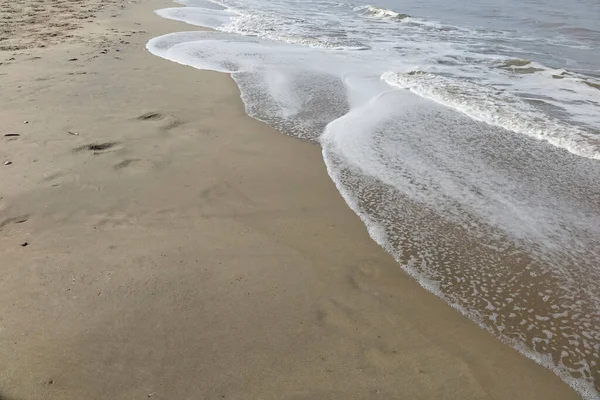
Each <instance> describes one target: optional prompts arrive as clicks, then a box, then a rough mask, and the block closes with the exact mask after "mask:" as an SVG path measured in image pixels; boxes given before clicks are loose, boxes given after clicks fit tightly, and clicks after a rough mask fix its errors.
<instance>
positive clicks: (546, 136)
mask: <svg viewBox="0 0 600 400" xmlns="http://www.w3.org/2000/svg"><path fill="white" fill-rule="evenodd" d="M381 79H382V80H383V81H385V82H386V83H388V84H389V85H391V86H394V87H398V88H402V89H409V90H410V91H412V92H413V93H415V94H417V95H419V96H421V97H425V98H428V99H430V100H433V101H435V102H437V103H439V104H442V105H444V106H446V107H450V108H453V109H455V110H458V111H460V112H462V113H463V114H466V115H467V116H469V117H471V118H473V119H475V120H478V121H482V122H485V123H487V124H490V125H494V126H498V127H501V128H504V129H507V130H510V131H513V132H516V133H520V134H524V135H527V136H531V137H534V138H536V139H539V140H544V141H546V142H548V143H550V144H552V145H554V146H556V147H559V148H563V149H566V150H568V151H570V152H571V153H573V154H576V155H578V156H582V157H587V158H593V159H598V160H600V137H597V136H596V137H594V135H592V134H589V133H588V132H586V131H584V130H582V129H580V128H578V127H576V126H572V125H569V124H567V123H564V122H561V121H559V120H557V119H554V118H552V117H550V116H549V115H546V114H544V113H543V112H541V111H538V110H536V109H535V108H534V107H533V106H531V105H529V104H528V103H526V102H525V101H524V100H522V99H520V98H519V97H517V96H514V95H511V94H509V93H506V92H504V91H501V90H497V89H494V88H492V87H487V86H481V85H477V84H474V83H470V82H467V81H464V80H459V79H453V78H448V77H444V76H440V75H435V74H431V73H427V72H423V71H412V72H408V73H399V72H386V73H384V74H383V75H382V76H381Z"/></svg>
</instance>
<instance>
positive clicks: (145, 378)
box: [0, 0, 578, 400]
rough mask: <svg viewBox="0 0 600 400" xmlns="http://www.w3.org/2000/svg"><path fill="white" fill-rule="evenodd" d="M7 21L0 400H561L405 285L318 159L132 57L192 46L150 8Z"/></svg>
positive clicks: (182, 70) (181, 79) (520, 362)
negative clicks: (171, 36)
mask: <svg viewBox="0 0 600 400" xmlns="http://www.w3.org/2000/svg"><path fill="white" fill-rule="evenodd" d="M12 3H14V2H8V1H1V3H0V4H1V6H0V14H1V17H0V21H2V22H1V24H6V25H5V26H6V29H5V28H4V26H3V27H2V32H3V33H2V36H0V39H1V40H0V96H1V100H2V107H0V121H2V123H1V125H0V260H1V262H0V359H1V360H2V361H1V362H0V399H2V400H29V399H147V398H152V399H169V400H171V399H223V398H225V399H311V400H313V399H344V400H345V399H528V400H531V399H545V400H547V399H561V400H564V399H571V398H573V399H575V398H578V396H577V394H576V393H575V392H574V391H573V390H572V389H571V388H569V387H568V386H567V385H566V384H564V383H563V382H562V381H560V380H559V379H558V378H557V377H556V376H555V375H554V374H552V373H551V372H550V371H548V370H546V369H544V368H543V367H541V366H539V365H537V364H536V363H534V362H533V361H531V360H528V359H526V358H525V357H523V356H522V355H520V354H519V353H518V352H517V351H515V350H513V349H511V348H510V347H508V346H507V345H505V344H503V343H501V342H500V341H499V340H497V339H496V338H494V337H493V336H492V335H490V334H488V333H487V332H485V331H483V330H482V329H480V328H479V327H477V326H476V325H475V324H474V323H473V322H471V321H469V320H468V319H467V318H465V317H463V316H462V315H461V314H460V313H458V312H457V311H455V310H454V309H452V308H451V307H450V306H448V305H447V304H445V303H444V302H443V301H442V300H440V299H438V298H437V297H435V296H434V295H432V294H430V293H428V292H426V291H425V290H424V289H422V288H421V287H420V286H419V285H418V284H417V283H416V282H415V281H414V280H413V279H412V278H410V277H409V276H408V275H406V274H405V273H403V272H402V270H401V269H400V268H399V266H398V264H397V263H396V262H395V261H394V260H393V259H392V257H391V256H389V255H388V254H387V253H385V252H384V251H383V250H382V249H381V248H380V247H379V246H378V245H377V244H375V243H374V242H373V241H372V240H371V239H370V237H369V236H368V234H367V232H366V230H365V227H364V225H363V224H362V222H361V221H360V219H359V218H358V217H357V216H356V215H355V214H354V213H353V212H352V211H351V210H350V209H349V208H348V207H347V206H346V204H345V203H344V201H343V199H342V198H341V196H340V194H339V193H338V192H337V190H336V188H335V186H334V184H333V183H332V181H331V180H330V178H329V176H328V175H327V171H326V168H325V166H324V164H323V159H322V157H321V149H320V148H319V147H318V146H316V145H314V144H310V143H306V142H302V141H300V140H297V139H295V138H292V137H288V136H285V135H282V134H280V133H278V132H276V131H274V130H273V129H272V128H270V127H268V126H267V125H265V124H263V123H261V122H258V121H256V120H254V119H252V118H250V117H248V116H247V115H246V114H245V112H244V106H243V104H242V102H241V100H240V98H239V92H238V89H237V86H236V85H235V84H234V82H233V81H232V80H231V78H230V77H229V76H228V75H225V74H218V73H212V72H205V71H199V70H195V69H193V68H190V67H186V66H182V65H178V64H175V63H172V62H169V61H166V60H163V59H161V58H159V57H156V56H153V55H152V54H150V53H149V52H148V51H146V49H145V44H146V43H147V41H148V40H149V39H151V38H152V37H155V36H158V35H162V34H166V33H169V32H175V31H181V30H191V29H192V28H191V27H189V26H186V25H184V24H183V23H177V22H174V21H167V20H165V19H162V18H159V17H158V16H156V15H155V14H154V13H153V10H155V9H158V8H161V7H165V6H170V4H171V3H170V2H169V1H165V0H150V1H138V2H119V1H118V2H109V1H93V0H80V1H79V2H65V7H67V6H68V7H71V8H73V11H72V12H64V13H60V12H57V10H56V6H57V4H58V5H60V4H61V3H60V2H53V1H51V0H44V1H32V0H27V1H23V2H20V3H19V4H21V6H22V8H20V9H17V8H18V7H17V6H13V5H11V4H12ZM11 7H12V8H11ZM9 9H11V10H13V11H11V12H8V11H7V10H9ZM17 16H18V17H17ZM5 21H9V22H8V23H6V22H5ZM31 21H34V22H31ZM35 21H37V22H35ZM44 21H46V22H48V21H51V22H52V24H54V25H52V26H54V27H55V28H56V27H58V28H56V29H55V28H53V29H47V30H46V28H47V27H48V26H49V25H48V24H49V23H50V22H48V24H46V22H44ZM30 22H31V24H29V23H30ZM61 27H62V28H61ZM66 27H68V28H69V29H66ZM63 28H64V29H63ZM40 45H43V47H41V46H40Z"/></svg>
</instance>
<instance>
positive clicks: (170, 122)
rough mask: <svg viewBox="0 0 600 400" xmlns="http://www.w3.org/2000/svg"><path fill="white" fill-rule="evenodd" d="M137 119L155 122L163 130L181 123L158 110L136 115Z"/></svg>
mask: <svg viewBox="0 0 600 400" xmlns="http://www.w3.org/2000/svg"><path fill="white" fill-rule="evenodd" d="M137 119H138V120H139V121H147V122H155V123H156V124H157V125H158V126H159V128H161V129H163V130H169V129H173V128H175V127H177V126H179V125H181V121H180V120H179V119H178V118H177V117H175V116H173V115H169V114H163V113H161V112H158V111H150V112H147V113H145V114H142V115H140V116H139V117H137Z"/></svg>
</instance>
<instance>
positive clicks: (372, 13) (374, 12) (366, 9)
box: [354, 5, 410, 20]
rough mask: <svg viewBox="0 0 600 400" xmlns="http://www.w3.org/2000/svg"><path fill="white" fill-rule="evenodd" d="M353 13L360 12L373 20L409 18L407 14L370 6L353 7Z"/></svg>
mask: <svg viewBox="0 0 600 400" xmlns="http://www.w3.org/2000/svg"><path fill="white" fill-rule="evenodd" d="M354 11H360V12H362V13H363V15H367V16H369V17H373V18H390V19H396V20H402V19H405V18H408V17H410V16H409V15H407V14H402V13H399V12H396V11H393V10H387V9H385V8H379V7H375V6H371V5H367V6H359V7H355V8H354Z"/></svg>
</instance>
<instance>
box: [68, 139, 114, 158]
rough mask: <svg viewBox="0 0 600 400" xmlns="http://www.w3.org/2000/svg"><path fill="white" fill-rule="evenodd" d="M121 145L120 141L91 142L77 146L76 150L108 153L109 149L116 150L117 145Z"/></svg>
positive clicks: (95, 153)
mask: <svg viewBox="0 0 600 400" xmlns="http://www.w3.org/2000/svg"><path fill="white" fill-rule="evenodd" d="M118 145H120V142H104V143H90V144H85V145H83V146H79V147H76V148H75V151H76V152H80V151H84V150H87V151H91V152H92V153H93V154H94V155H97V154H102V153H106V152H108V151H114V150H116V147H117V146H118Z"/></svg>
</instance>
